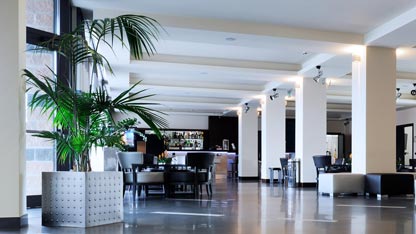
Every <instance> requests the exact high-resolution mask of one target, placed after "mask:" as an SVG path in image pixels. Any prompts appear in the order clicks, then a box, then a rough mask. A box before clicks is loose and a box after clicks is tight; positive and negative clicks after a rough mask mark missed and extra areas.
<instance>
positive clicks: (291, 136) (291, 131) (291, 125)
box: [286, 119, 295, 152]
mask: <svg viewBox="0 0 416 234" xmlns="http://www.w3.org/2000/svg"><path fill="white" fill-rule="evenodd" d="M286 152H295V119H286Z"/></svg>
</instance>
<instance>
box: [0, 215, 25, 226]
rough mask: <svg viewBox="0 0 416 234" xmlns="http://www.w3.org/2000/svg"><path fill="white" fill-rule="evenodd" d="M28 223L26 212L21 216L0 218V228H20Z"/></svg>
mask: <svg viewBox="0 0 416 234" xmlns="http://www.w3.org/2000/svg"><path fill="white" fill-rule="evenodd" d="M27 225H28V217H27V214H25V215H23V216H21V217H13V218H0V228H1V229H3V228H13V229H15V228H16V229H17V228H21V227H25V226H27Z"/></svg>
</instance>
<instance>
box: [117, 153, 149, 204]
mask: <svg viewBox="0 0 416 234" xmlns="http://www.w3.org/2000/svg"><path fill="white" fill-rule="evenodd" d="M117 157H118V161H119V163H120V167H121V170H122V171H123V197H124V194H125V193H126V187H127V186H129V187H132V188H133V199H134V198H135V195H136V185H137V184H136V183H134V177H135V176H134V170H133V164H140V165H141V164H143V153H141V152H117Z"/></svg>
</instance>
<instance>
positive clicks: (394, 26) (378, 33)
mask: <svg viewBox="0 0 416 234" xmlns="http://www.w3.org/2000/svg"><path fill="white" fill-rule="evenodd" d="M415 22H416V7H414V8H412V9H410V10H408V11H406V12H404V13H403V14H401V15H399V16H397V17H395V18H393V19H391V20H389V21H387V22H385V23H384V24H382V25H380V26H378V27H376V28H374V29H373V30H371V31H370V32H368V33H367V34H365V35H364V44H366V45H384V46H389V47H393V48H396V47H398V46H401V45H399V44H397V43H387V44H386V42H383V39H384V38H386V37H388V36H390V35H391V34H394V33H395V32H396V31H398V30H400V29H401V28H404V27H405V26H407V25H409V24H411V23H415Z"/></svg>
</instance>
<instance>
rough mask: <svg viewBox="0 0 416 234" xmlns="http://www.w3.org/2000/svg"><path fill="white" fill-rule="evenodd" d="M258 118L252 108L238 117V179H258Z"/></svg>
mask: <svg viewBox="0 0 416 234" xmlns="http://www.w3.org/2000/svg"><path fill="white" fill-rule="evenodd" d="M257 135H258V116H257V110H256V109H255V108H253V107H251V109H250V110H249V111H247V112H246V111H244V109H243V110H242V111H240V113H239V115H238V177H239V178H241V179H255V178H258V155H257V154H258V152H257V147H258V146H257V145H258V143H257Z"/></svg>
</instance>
